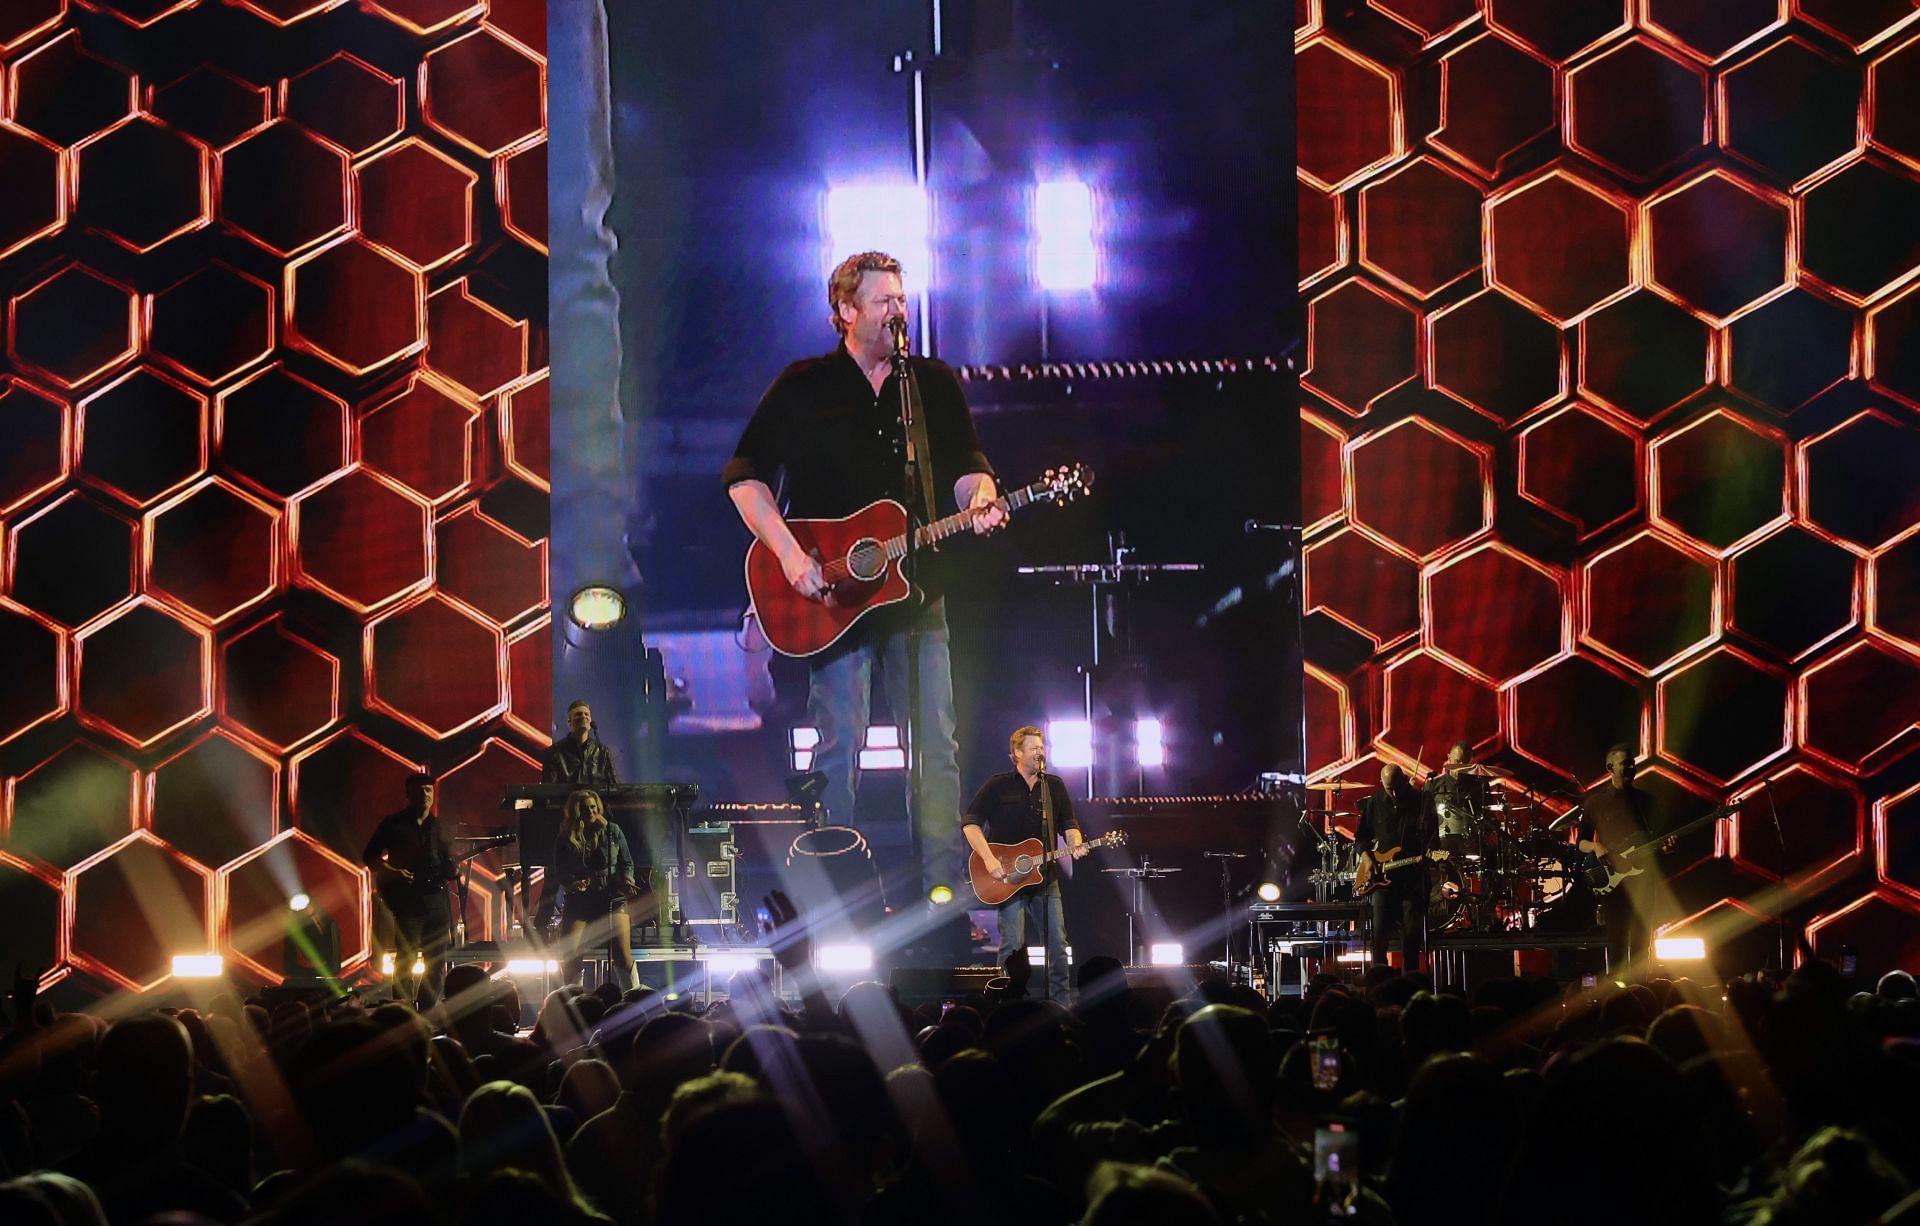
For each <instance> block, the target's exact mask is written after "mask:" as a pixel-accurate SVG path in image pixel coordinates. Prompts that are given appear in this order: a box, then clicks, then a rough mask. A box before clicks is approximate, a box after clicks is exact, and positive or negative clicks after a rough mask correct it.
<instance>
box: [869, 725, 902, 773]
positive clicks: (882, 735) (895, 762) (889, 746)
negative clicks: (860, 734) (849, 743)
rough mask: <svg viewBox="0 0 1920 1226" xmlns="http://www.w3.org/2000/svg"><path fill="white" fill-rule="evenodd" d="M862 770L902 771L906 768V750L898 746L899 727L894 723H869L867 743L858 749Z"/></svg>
mask: <svg viewBox="0 0 1920 1226" xmlns="http://www.w3.org/2000/svg"><path fill="white" fill-rule="evenodd" d="M860 769H861V770H863V771H902V770H905V769H907V751H906V750H905V749H902V748H901V747H900V729H899V727H898V726H897V725H895V724H869V725H868V726H867V743H866V745H865V746H863V747H862V748H861V750H860Z"/></svg>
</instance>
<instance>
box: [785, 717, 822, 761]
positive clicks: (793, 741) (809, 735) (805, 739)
mask: <svg viewBox="0 0 1920 1226" xmlns="http://www.w3.org/2000/svg"><path fill="white" fill-rule="evenodd" d="M818 744H820V730H819V729H818V728H809V727H807V726H806V725H804V724H803V725H801V726H799V727H797V728H789V729H788V730H787V749H788V751H789V752H791V753H792V754H793V769H794V770H795V771H810V770H812V769H813V750H814V747H815V746H817V745H818Z"/></svg>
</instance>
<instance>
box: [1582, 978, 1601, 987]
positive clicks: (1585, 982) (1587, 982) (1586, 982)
mask: <svg viewBox="0 0 1920 1226" xmlns="http://www.w3.org/2000/svg"><path fill="white" fill-rule="evenodd" d="M1599 982H1600V976H1598V975H1582V976H1580V986H1581V987H1583V988H1590V987H1592V986H1594V985H1595V984H1597V983H1599Z"/></svg>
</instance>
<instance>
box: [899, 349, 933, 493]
mask: <svg viewBox="0 0 1920 1226" xmlns="http://www.w3.org/2000/svg"><path fill="white" fill-rule="evenodd" d="M906 396H907V434H908V441H909V443H910V444H911V445H912V447H913V455H914V460H915V464H914V484H915V485H918V486H919V487H920V488H919V489H918V490H908V491H907V501H908V502H909V503H914V504H918V506H919V508H920V518H919V521H918V522H919V523H920V524H921V525H922V526H924V525H926V524H930V523H932V522H933V521H934V520H936V519H938V518H939V516H937V515H935V514H934V509H933V444H932V443H930V442H929V441H928V440H927V414H926V411H925V410H924V409H923V408H922V407H921V404H920V380H919V379H918V378H917V377H915V375H914V373H913V366H912V364H911V363H909V364H908V366H907V380H906ZM909 518H912V517H911V516H909Z"/></svg>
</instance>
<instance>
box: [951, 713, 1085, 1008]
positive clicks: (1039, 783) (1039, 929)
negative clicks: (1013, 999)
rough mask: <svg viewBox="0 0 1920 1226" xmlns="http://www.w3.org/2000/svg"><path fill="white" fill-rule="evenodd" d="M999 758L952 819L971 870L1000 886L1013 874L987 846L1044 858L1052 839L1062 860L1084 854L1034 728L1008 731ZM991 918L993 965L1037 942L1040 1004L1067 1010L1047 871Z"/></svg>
mask: <svg viewBox="0 0 1920 1226" xmlns="http://www.w3.org/2000/svg"><path fill="white" fill-rule="evenodd" d="M1007 756H1008V757H1009V758H1011V759H1013V769H1012V770H1010V771H1002V772H1000V773H999V774H997V775H994V776H992V777H991V778H989V779H988V780H987V781H986V782H985V783H983V784H981V785H980V790H979V791H978V792H976V793H974V797H973V802H972V803H971V804H969V805H968V806H967V811H966V813H965V814H964V815H963V816H962V817H961V818H960V829H961V833H963V834H965V835H966V838H967V844H968V846H969V847H971V848H972V851H973V854H972V860H973V865H974V867H975V869H976V870H977V871H980V872H984V873H985V875H986V876H987V877H989V878H990V879H992V880H993V881H995V882H1001V883H1005V882H1008V881H1009V879H1010V878H1013V877H1015V876H1016V875H1017V866H1016V865H1015V864H1014V862H1013V860H1012V857H1011V856H1002V855H998V854H996V853H995V851H994V849H993V844H1000V845H1002V846H1003V847H1006V846H1007V845H1010V844H1015V843H1021V842H1024V841H1026V840H1028V839H1035V840H1039V842H1040V844H1041V845H1042V846H1043V847H1044V848H1046V850H1047V851H1052V850H1053V846H1054V840H1055V839H1056V838H1058V837H1062V836H1064V837H1065V839H1066V842H1067V850H1068V854H1069V855H1071V856H1073V857H1074V858H1075V859H1078V858H1079V857H1081V856H1083V855H1085V854H1086V853H1087V851H1088V850H1089V847H1088V844H1087V843H1086V841H1085V840H1084V839H1083V838H1082V837H1081V834H1080V822H1079V819H1077V818H1075V817H1074V815H1073V797H1072V796H1070V795H1069V794H1068V793H1067V785H1066V784H1065V783H1064V782H1062V781H1061V779H1060V777H1059V776H1058V775H1049V774H1047V773H1046V769H1047V742H1046V737H1045V735H1044V734H1043V733H1042V732H1041V731H1040V729H1038V728H1034V727H1031V726H1029V727H1025V728H1016V729H1015V730H1014V733H1013V735H1012V736H1011V737H1009V738H1007ZM998 911H999V916H1000V954H999V958H1000V965H1001V966H1005V965H1006V964H1007V959H1008V958H1010V957H1013V956H1014V955H1015V954H1016V953H1019V954H1021V955H1022V956H1024V953H1025V951H1026V949H1027V948H1028V945H1029V943H1030V942H1032V941H1033V938H1034V937H1036V936H1038V937H1040V938H1041V940H1040V944H1041V945H1043V946H1044V947H1045V948H1046V951H1047V967H1046V971H1047V974H1046V982H1047V997H1048V998H1049V999H1051V1000H1055V1001H1058V1002H1059V1003H1061V1004H1063V1005H1065V1004H1071V1003H1072V1001H1071V1000H1070V998H1069V988H1068V982H1069V980H1068V975H1067V919H1066V913H1065V911H1064V909H1063V908H1062V906H1061V903H1060V878H1059V876H1058V873H1057V870H1056V869H1055V868H1054V867H1053V866H1052V865H1051V864H1047V865H1044V866H1041V867H1039V868H1038V871H1037V874H1036V875H1034V876H1033V881H1032V884H1030V885H1028V886H1027V887H1026V888H1025V889H1021V890H1019V891H1018V892H1017V893H1015V894H1014V895H1013V897H1011V898H1009V899H1007V900H1006V901H1005V902H1003V903H1001V904H1000V905H999V908H998Z"/></svg>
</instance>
